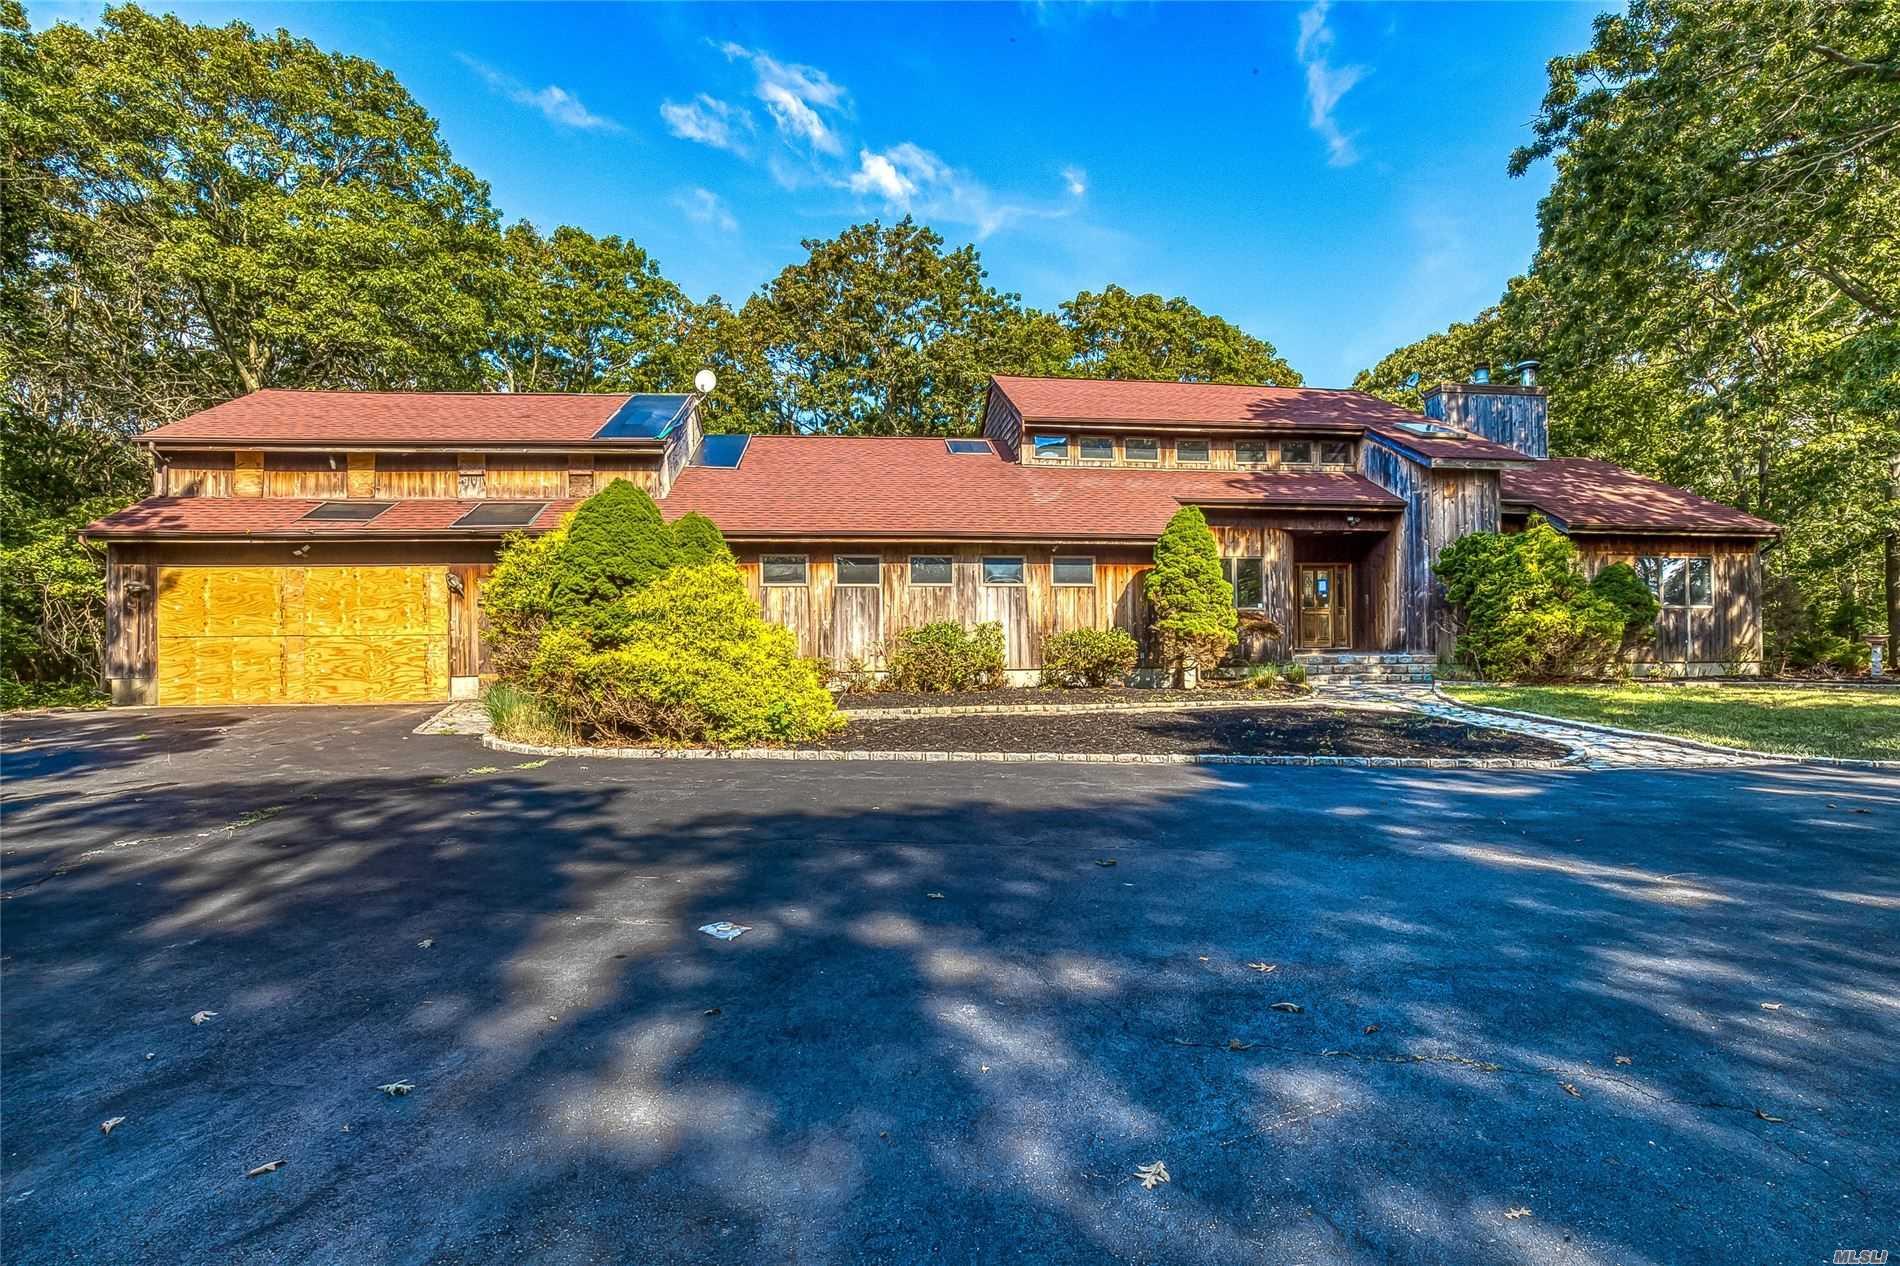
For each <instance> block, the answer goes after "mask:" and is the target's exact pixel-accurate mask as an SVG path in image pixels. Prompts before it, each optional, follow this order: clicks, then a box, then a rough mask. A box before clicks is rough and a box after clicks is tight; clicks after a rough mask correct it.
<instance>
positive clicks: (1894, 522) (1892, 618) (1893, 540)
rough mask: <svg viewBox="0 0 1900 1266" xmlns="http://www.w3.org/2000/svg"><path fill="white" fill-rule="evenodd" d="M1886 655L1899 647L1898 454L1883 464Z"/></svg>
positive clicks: (1899, 475) (1899, 548) (1899, 523)
mask: <svg viewBox="0 0 1900 1266" xmlns="http://www.w3.org/2000/svg"><path fill="white" fill-rule="evenodd" d="M1887 499H1888V501H1889V502H1891V504H1890V505H1889V506H1888V508H1887V656H1888V658H1889V659H1891V658H1892V657H1893V655H1894V653H1895V649H1896V644H1900V453H1896V454H1895V455H1894V456H1893V457H1891V458H1889V459H1888V461H1887Z"/></svg>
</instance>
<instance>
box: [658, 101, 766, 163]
mask: <svg viewBox="0 0 1900 1266" xmlns="http://www.w3.org/2000/svg"><path fill="white" fill-rule="evenodd" d="M660 117H661V118H662V119H664V120H665V121H666V130H667V131H669V132H671V133H672V134H673V135H674V136H677V137H679V138H681V139H682V140H688V141H698V142H699V143H700V144H701V145H710V146H712V147H713V148H714V149H723V150H730V151H732V152H733V153H735V154H738V155H740V156H744V154H745V152H746V137H747V136H749V135H750V134H751V132H752V115H751V114H749V113H748V112H747V111H746V110H745V109H744V108H743V107H741V106H736V105H733V104H732V103H730V102H727V101H721V100H720V99H719V98H718V97H714V96H709V95H708V94H706V93H703V92H702V93H700V94H699V95H698V96H696V97H694V98H693V99H692V100H691V101H662V102H660Z"/></svg>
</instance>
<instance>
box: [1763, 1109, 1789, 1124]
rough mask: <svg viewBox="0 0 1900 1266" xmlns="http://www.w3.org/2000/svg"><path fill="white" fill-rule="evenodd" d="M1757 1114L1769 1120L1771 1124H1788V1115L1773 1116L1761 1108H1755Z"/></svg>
mask: <svg viewBox="0 0 1900 1266" xmlns="http://www.w3.org/2000/svg"><path fill="white" fill-rule="evenodd" d="M1755 1115H1756V1116H1758V1117H1760V1118H1761V1119H1762V1120H1764V1121H1767V1122H1768V1123H1770V1124H1771V1125H1786V1124H1787V1123H1788V1118H1787V1117H1771V1116H1769V1115H1768V1114H1767V1113H1766V1112H1763V1111H1762V1110H1761V1109H1760V1108H1756V1109H1755Z"/></svg>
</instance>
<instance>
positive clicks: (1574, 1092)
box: [1557, 1081, 1583, 1099]
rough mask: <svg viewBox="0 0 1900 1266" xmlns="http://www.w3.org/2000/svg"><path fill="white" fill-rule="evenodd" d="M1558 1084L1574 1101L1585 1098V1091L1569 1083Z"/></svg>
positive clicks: (1561, 1082)
mask: <svg viewBox="0 0 1900 1266" xmlns="http://www.w3.org/2000/svg"><path fill="white" fill-rule="evenodd" d="M1557 1084H1558V1085H1560V1086H1562V1087H1563V1088H1564V1093H1565V1094H1567V1095H1569V1096H1570V1097H1571V1098H1572V1099H1581V1098H1583V1091H1581V1090H1578V1089H1577V1088H1576V1087H1575V1086H1573V1085H1571V1084H1570V1083H1569V1082H1567V1081H1560V1082H1558V1083H1557Z"/></svg>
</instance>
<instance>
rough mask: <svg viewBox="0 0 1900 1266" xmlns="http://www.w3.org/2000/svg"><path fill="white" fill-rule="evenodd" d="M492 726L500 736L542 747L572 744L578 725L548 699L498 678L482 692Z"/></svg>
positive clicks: (490, 725)
mask: <svg viewBox="0 0 1900 1266" xmlns="http://www.w3.org/2000/svg"><path fill="white" fill-rule="evenodd" d="M482 707H483V708H484V709H486V710H487V712H488V728H489V729H490V730H491V731H493V732H494V734H495V735H496V736H497V737H498V738H505V739H510V740H512V741H514V742H516V743H535V744H538V745H540V746H542V747H572V746H573V745H574V744H575V742H576V741H577V736H576V735H575V733H574V727H573V726H571V725H569V724H568V723H567V721H566V720H565V719H564V718H563V717H562V716H561V714H560V713H559V712H557V711H555V710H554V708H553V707H551V706H550V705H549V704H548V703H547V702H546V701H544V700H542V699H540V698H538V697H536V696H535V695H533V694H531V693H529V692H528V691H526V690H523V689H522V688H521V687H519V686H514V685H510V684H509V683H507V682H505V681H498V682H496V683H495V684H494V685H492V686H490V687H489V688H488V691H487V693H485V694H484V695H482Z"/></svg>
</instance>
